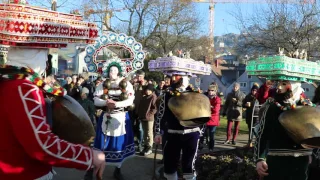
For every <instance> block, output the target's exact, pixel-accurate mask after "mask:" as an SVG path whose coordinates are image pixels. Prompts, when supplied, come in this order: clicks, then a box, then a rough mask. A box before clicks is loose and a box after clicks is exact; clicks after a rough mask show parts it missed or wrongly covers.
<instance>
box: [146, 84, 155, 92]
mask: <svg viewBox="0 0 320 180" xmlns="http://www.w3.org/2000/svg"><path fill="white" fill-rule="evenodd" d="M144 90H150V91H152V92H154V85H153V84H148V85H146V86H145V88H144Z"/></svg>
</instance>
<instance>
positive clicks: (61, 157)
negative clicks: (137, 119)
mask: <svg viewBox="0 0 320 180" xmlns="http://www.w3.org/2000/svg"><path fill="white" fill-rule="evenodd" d="M0 99H1V100H0V138H1V143H0V179H1V180H2V179H3V180H9V179H10V180H18V179H24V180H34V179H38V178H40V177H43V179H45V178H44V176H45V175H47V174H48V173H49V172H50V171H51V170H52V166H58V167H68V168H77V169H82V170H86V169H89V168H91V166H92V150H91V149H90V148H88V147H85V146H82V145H76V144H71V143H69V142H66V141H63V140H61V139H59V138H58V137H57V136H56V135H54V134H52V133H51V129H50V127H49V125H48V124H47V122H46V111H45V110H46V108H45V100H44V98H43V94H42V91H41V90H40V89H39V88H38V87H37V86H36V85H34V84H32V83H31V82H30V81H28V80H10V81H2V82H1V85H0Z"/></svg>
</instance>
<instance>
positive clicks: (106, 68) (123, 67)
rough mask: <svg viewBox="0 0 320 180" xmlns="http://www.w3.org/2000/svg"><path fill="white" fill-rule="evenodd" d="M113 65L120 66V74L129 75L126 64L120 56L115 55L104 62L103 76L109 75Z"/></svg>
mask: <svg viewBox="0 0 320 180" xmlns="http://www.w3.org/2000/svg"><path fill="white" fill-rule="evenodd" d="M112 66H115V67H117V68H118V70H119V74H120V76H126V75H127V71H126V64H125V63H124V62H122V61H121V59H120V58H118V57H115V58H112V59H110V60H108V61H107V62H105V63H103V68H102V72H103V76H105V77H107V76H109V72H110V68H111V67H112Z"/></svg>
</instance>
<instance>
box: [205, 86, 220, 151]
mask: <svg viewBox="0 0 320 180" xmlns="http://www.w3.org/2000/svg"><path fill="white" fill-rule="evenodd" d="M217 93H218V87H217V86H216V85H210V86H209V89H208V97H209V99H210V105H211V118H210V120H209V122H207V127H206V133H208V134H209V151H213V148H214V143H215V141H214V134H215V132H216V128H217V126H219V125H220V107H221V99H220V97H218V96H217Z"/></svg>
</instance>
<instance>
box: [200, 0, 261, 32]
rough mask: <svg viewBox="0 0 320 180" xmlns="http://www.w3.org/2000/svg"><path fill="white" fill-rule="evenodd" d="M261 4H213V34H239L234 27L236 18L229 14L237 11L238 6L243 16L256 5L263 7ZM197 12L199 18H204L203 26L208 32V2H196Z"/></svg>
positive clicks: (249, 12) (250, 12) (251, 11)
mask: <svg viewBox="0 0 320 180" xmlns="http://www.w3.org/2000/svg"><path fill="white" fill-rule="evenodd" d="M264 6H265V5H262V4H259V5H257V4H246V3H244V4H230V3H228V4H221V3H218V4H216V5H215V14H214V15H215V23H214V24H215V27H214V34H215V36H220V35H223V34H228V33H236V34H239V33H240V30H239V29H238V27H236V23H237V21H236V19H235V18H234V17H233V16H232V15H231V14H232V13H234V12H238V11H239V8H240V9H241V11H242V12H245V14H243V15H244V16H248V15H251V14H252V13H253V12H254V9H255V8H257V7H264ZM196 7H197V10H198V12H200V16H201V18H203V19H204V23H203V25H202V26H203V27H202V28H204V29H205V30H206V31H205V33H208V31H209V26H208V24H209V4H208V3H197V5H196Z"/></svg>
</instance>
